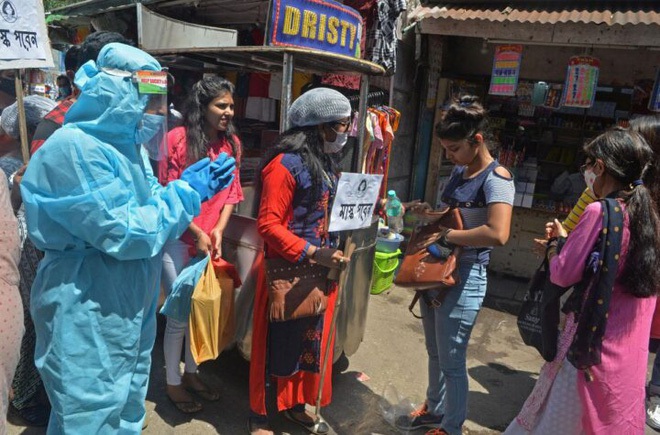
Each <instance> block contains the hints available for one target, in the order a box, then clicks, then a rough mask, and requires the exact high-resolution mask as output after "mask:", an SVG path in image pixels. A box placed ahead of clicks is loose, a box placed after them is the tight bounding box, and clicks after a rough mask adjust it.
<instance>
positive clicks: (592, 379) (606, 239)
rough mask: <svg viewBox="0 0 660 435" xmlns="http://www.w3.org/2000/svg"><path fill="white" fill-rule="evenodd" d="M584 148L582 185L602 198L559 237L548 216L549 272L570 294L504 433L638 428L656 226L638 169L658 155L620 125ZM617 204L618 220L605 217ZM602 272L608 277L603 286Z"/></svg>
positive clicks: (659, 259)
mask: <svg viewBox="0 0 660 435" xmlns="http://www.w3.org/2000/svg"><path fill="white" fill-rule="evenodd" d="M585 153H586V155H587V162H586V164H585V165H584V167H583V169H584V173H585V181H586V182H587V185H588V186H589V187H590V188H591V189H592V190H593V191H594V192H595V193H596V194H597V196H598V198H600V199H603V198H609V199H606V200H605V201H597V202H595V203H592V204H590V205H589V206H587V208H586V209H585V211H584V214H583V215H582V216H581V218H580V221H579V223H578V224H577V226H576V227H575V230H574V231H573V232H572V233H571V236H570V237H569V238H567V239H565V243H562V242H563V241H564V240H562V236H563V237H565V236H566V234H565V232H564V230H563V228H562V227H561V225H560V224H559V222H558V221H555V222H553V223H550V224H548V225H549V228H550V229H551V232H552V234H553V235H554V236H558V237H559V243H558V242H554V243H551V247H550V249H549V250H548V256H549V258H550V280H551V281H552V282H553V283H554V284H557V285H559V286H562V287H571V286H576V288H577V289H578V290H576V296H575V297H573V303H572V304H571V301H570V300H569V303H568V308H567V307H566V306H565V307H564V311H568V317H567V319H566V324H565V327H564V330H563V331H562V333H561V335H560V338H559V343H558V351H557V356H556V357H555V360H553V361H551V362H549V363H546V364H545V365H544V366H543V368H542V369H541V374H540V376H539V379H538V381H537V383H536V385H535V387H534V390H533V391H532V393H531V394H530V396H529V397H528V399H527V401H526V402H525V404H524V405H523V408H522V410H521V412H520V413H519V414H518V416H517V417H516V419H515V420H514V421H513V422H512V423H511V424H510V425H509V427H508V428H507V430H506V431H505V434H507V435H515V434H531V433H533V434H546V433H548V434H549V433H553V434H557V433H561V434H566V435H572V434H582V433H585V434H617V435H618V434H643V433H644V423H645V408H644V406H645V403H644V401H645V380H646V366H647V358H648V340H649V335H650V326H651V320H652V317H653V312H654V310H655V304H656V290H657V287H656V286H657V282H658V278H659V277H658V270H659V266H660V256H658V255H657V254H656V252H657V250H658V244H659V242H660V240H659V238H658V228H660V225H659V224H658V213H657V210H655V207H654V205H655V204H654V202H652V201H651V199H650V198H651V197H650V194H651V192H650V190H649V189H648V188H647V187H646V186H645V185H644V182H643V177H644V173H645V171H646V167H647V164H648V163H649V162H652V161H654V160H655V159H656V158H657V156H654V155H653V152H652V151H651V149H650V148H649V147H648V145H647V144H646V143H645V142H644V141H643V139H641V137H640V136H638V135H636V134H631V133H628V132H625V131H621V130H613V131H610V132H607V133H605V134H603V135H601V136H599V137H598V138H596V139H595V140H594V141H593V142H592V143H590V144H588V145H587V146H586V147H585ZM614 198H615V199H616V201H614ZM608 201H609V202H608ZM608 204H609V205H608ZM617 213H618V214H620V215H621V225H620V226H619V225H618V224H613V223H612V222H613V219H614V218H613V216H614V215H616V214H617ZM558 245H559V246H560V248H561V249H558ZM601 246H602V247H603V249H606V248H607V249H613V250H615V251H610V254H611V255H612V258H613V259H614V261H610V262H609V263H608V257H607V254H605V255H603V251H600V248H599V247H601ZM595 252H598V254H595ZM610 260H611V259H610ZM607 266H612V268H613V270H612V271H610V270H608V267H607ZM592 271H595V272H594V273H593V274H592V273H591V272H592ZM610 272H611V273H612V276H611V277H612V279H613V281H612V282H613V283H614V284H613V285H609V286H606V287H607V288H603V286H602V284H603V281H604V280H606V278H604V277H605V276H606V275H607V274H608V273H610ZM585 276H587V277H588V278H587V279H586V281H585V282H589V285H585V286H583V288H584V291H580V290H579V289H580V286H579V285H578V284H579V283H580V282H581V281H583V279H585V278H584V277H585ZM592 277H593V278H592ZM599 284H600V286H599ZM603 307H606V308H605V310H603ZM599 311H601V312H604V316H602V318H600V319H598V316H596V315H594V313H597V312H599ZM588 322H591V323H588ZM578 331H580V333H578ZM584 331H587V332H588V335H590V337H589V339H590V340H592V341H591V342H588V340H589V339H586V338H585V337H584V335H587V334H585V333H584ZM595 331H600V332H595ZM579 336H580V337H579ZM585 340H587V341H585ZM584 343H588V344H587V345H585V344H584Z"/></svg>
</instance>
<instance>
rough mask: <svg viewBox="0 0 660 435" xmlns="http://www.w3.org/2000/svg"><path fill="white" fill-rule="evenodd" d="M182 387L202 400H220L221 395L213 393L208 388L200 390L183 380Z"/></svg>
mask: <svg viewBox="0 0 660 435" xmlns="http://www.w3.org/2000/svg"><path fill="white" fill-rule="evenodd" d="M181 385H183V388H185V389H186V390H187V391H188V392H190V393H193V394H196V395H198V396H199V397H201V398H202V399H204V400H208V401H209V402H216V401H218V400H220V397H221V396H220V393H218V392H217V391H213V390H211V389H209V388H208V387H204V388H203V389H201V390H198V389H196V388H195V387H193V386H192V385H190V384H189V383H188V382H186V381H184V380H183V379H182V380H181Z"/></svg>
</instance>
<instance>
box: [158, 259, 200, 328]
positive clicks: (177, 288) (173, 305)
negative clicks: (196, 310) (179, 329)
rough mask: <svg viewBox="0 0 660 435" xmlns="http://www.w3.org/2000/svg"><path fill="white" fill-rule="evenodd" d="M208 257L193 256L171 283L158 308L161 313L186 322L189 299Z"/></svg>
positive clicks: (188, 311)
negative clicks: (160, 306)
mask: <svg viewBox="0 0 660 435" xmlns="http://www.w3.org/2000/svg"><path fill="white" fill-rule="evenodd" d="M208 263H209V257H208V256H206V257H194V258H193V259H192V260H191V261H190V263H188V265H187V266H186V267H184V268H183V270H182V271H181V273H179V276H177V277H176V280H175V281H174V283H173V284H172V289H171V291H170V293H169V295H168V296H167V298H166V299H165V302H164V303H163V307H162V308H161V309H160V312H161V313H162V314H165V315H166V316H168V317H171V318H173V319H174V320H177V321H179V322H187V321H188V318H189V317H190V301H191V299H192V295H193V291H194V290H195V287H196V286H197V283H198V282H199V279H200V278H201V276H202V274H203V273H204V270H206V266H207V264H208Z"/></svg>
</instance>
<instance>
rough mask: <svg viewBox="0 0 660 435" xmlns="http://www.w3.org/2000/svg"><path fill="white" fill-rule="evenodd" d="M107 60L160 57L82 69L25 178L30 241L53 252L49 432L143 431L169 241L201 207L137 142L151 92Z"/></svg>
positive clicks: (47, 267) (42, 279) (47, 356)
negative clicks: (71, 98)
mask: <svg viewBox="0 0 660 435" xmlns="http://www.w3.org/2000/svg"><path fill="white" fill-rule="evenodd" d="M106 69H111V70H112V69H122V70H125V71H137V70H152V71H160V70H161V66H160V64H158V62H157V61H156V60H155V59H153V58H152V57H151V56H149V55H148V54H146V53H144V52H143V51H141V50H138V49H136V48H133V47H129V46H126V45H123V44H108V45H106V46H105V47H104V48H103V49H102V50H101V52H100V53H99V56H98V59H97V62H93V61H90V62H88V63H86V64H85V65H83V66H82V67H81V68H80V69H79V70H78V73H77V74H76V85H77V86H78V87H79V88H80V89H81V94H80V96H79V97H78V100H77V102H76V104H74V105H73V106H71V108H70V109H69V111H68V112H67V114H66V123H65V125H64V126H63V127H62V128H60V129H59V130H58V131H56V132H55V133H54V134H53V135H52V136H51V138H50V139H49V140H48V141H46V143H45V144H44V145H43V146H42V147H41V148H40V149H39V150H38V151H37V152H36V153H35V154H34V156H33V157H32V160H31V161H30V164H29V165H28V167H27V171H26V172H25V176H24V177H23V180H22V182H21V193H22V197H23V201H24V204H25V211H26V217H27V223H28V231H29V235H30V239H31V240H32V241H33V242H34V244H35V246H36V247H37V248H38V249H40V250H41V251H44V252H45V256H44V259H43V260H42V262H41V264H40V267H39V270H38V272H37V277H36V278H35V281H34V284H33V286H32V295H31V296H32V301H31V307H30V308H31V313H32V318H33V319H34V321H35V329H36V336H37V343H36V349H35V362H36V366H37V368H38V369H39V372H40V373H41V376H42V379H43V381H44V385H45V387H46V391H47V393H48V397H49V399H50V401H51V405H52V411H51V414H50V421H49V425H48V433H49V434H58V433H85V434H87V433H89V434H92V433H95V434H96V433H119V432H121V433H133V434H139V433H140V432H141V430H142V422H143V420H144V417H145V398H146V393H147V385H148V381H149V372H150V369H151V350H152V348H153V344H154V340H155V337H156V304H157V302H158V293H159V281H160V269H161V250H162V247H163V245H164V244H165V243H166V242H167V241H168V240H170V239H173V238H177V237H179V236H180V235H181V234H182V233H183V231H185V229H186V228H188V225H189V224H190V222H192V218H193V216H195V215H197V214H198V213H199V208H200V199H199V194H197V193H196V192H195V191H193V190H192V188H191V187H190V186H189V185H188V184H187V183H185V182H173V183H170V184H169V185H168V186H167V187H162V186H161V185H160V184H158V180H157V179H156V178H155V177H154V176H153V173H152V171H151V167H150V164H149V162H148V158H147V157H148V156H147V154H146V152H144V148H143V147H141V146H140V145H137V144H136V143H135V142H136V140H135V137H136V131H137V127H138V123H139V122H140V120H141V119H142V117H143V114H144V111H145V109H146V107H147V102H148V100H147V98H142V97H141V96H140V95H139V94H138V92H137V89H136V86H135V85H134V84H133V83H132V82H131V80H126V79H125V78H124V77H120V76H118V75H114V74H111V73H108V72H106ZM100 102H101V103H102V104H101V103H100Z"/></svg>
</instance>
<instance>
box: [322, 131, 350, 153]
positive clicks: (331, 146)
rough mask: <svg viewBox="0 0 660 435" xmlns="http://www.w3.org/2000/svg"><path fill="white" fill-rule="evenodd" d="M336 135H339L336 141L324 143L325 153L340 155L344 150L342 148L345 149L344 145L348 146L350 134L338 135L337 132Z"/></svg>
mask: <svg viewBox="0 0 660 435" xmlns="http://www.w3.org/2000/svg"><path fill="white" fill-rule="evenodd" d="M333 131H334V130H333ZM335 134H336V135H337V137H335V140H334V141H332V142H329V141H327V140H324V141H323V152H325V153H327V154H335V153H338V152H340V151H341V150H342V148H344V145H346V142H348V132H345V133H337V132H336V131H335Z"/></svg>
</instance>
